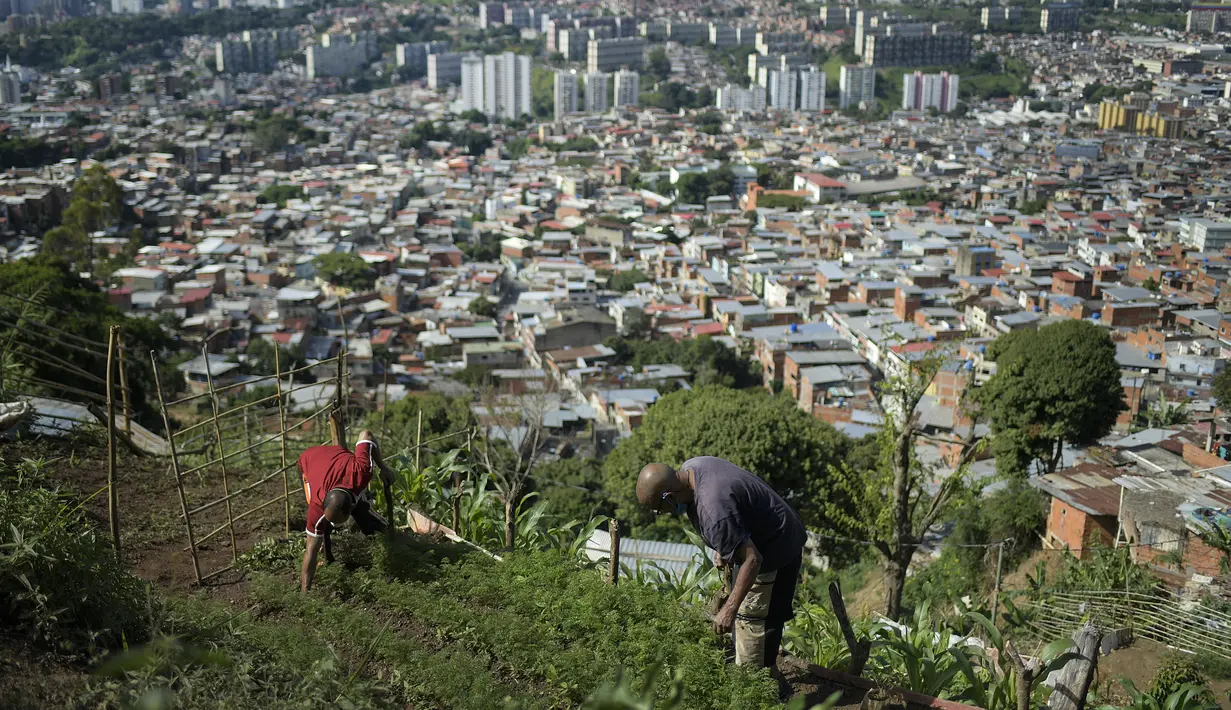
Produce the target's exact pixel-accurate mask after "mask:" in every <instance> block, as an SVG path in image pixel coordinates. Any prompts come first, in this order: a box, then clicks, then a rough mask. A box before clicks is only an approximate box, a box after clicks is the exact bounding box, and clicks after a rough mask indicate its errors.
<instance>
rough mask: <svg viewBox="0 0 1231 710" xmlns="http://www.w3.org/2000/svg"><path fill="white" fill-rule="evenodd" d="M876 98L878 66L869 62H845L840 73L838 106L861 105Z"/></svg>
mask: <svg viewBox="0 0 1231 710" xmlns="http://www.w3.org/2000/svg"><path fill="white" fill-rule="evenodd" d="M874 100H876V68H875V67H873V66H869V65H867V64H843V65H842V70H841V71H840V72H839V74H838V107H839V108H850V107H851V106H854V107H856V108H858V107H859V104H861V103H863V102H864V101H868V102H871V101H874Z"/></svg>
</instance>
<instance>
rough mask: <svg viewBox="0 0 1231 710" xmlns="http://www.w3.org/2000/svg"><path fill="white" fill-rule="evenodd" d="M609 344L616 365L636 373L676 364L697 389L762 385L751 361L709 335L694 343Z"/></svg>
mask: <svg viewBox="0 0 1231 710" xmlns="http://www.w3.org/2000/svg"><path fill="white" fill-rule="evenodd" d="M642 335H644V333H642ZM605 345H607V346H608V347H610V348H612V349H613V350H615V351H616V354H615V362H616V363H618V364H622V365H628V366H630V367H632V368H633V370H634V371H636V372H640V371H641V370H642V368H644V367H645V366H646V365H667V364H675V365H679V366H680V367H682V368H684V369H685V370H688V371H689V372H691V373H692V374H693V380H694V384H696V385H697V386H705V385H711V384H715V385H723V386H724V387H732V388H746V387H760V386H761V372H760V370H759V369H758V368H757V367H756V366H755V365H754V364H753V363H752V362H751V361H749V360H746V359H744V358H741V357H739V355H737V354H736V353H735V351H733V350H731V348H728V347H727V346H726V345H724V344H723V343H722V342H721V341H718V340H714V339H713V338H712V337H710V336H708V335H703V336H701V337H699V338H692V339H690V340H681V341H676V340H673V339H663V340H652V341H648V342H647V341H644V340H639V339H635V338H633V337H619V336H617V337H613V338H608V339H607V341H606V343H605Z"/></svg>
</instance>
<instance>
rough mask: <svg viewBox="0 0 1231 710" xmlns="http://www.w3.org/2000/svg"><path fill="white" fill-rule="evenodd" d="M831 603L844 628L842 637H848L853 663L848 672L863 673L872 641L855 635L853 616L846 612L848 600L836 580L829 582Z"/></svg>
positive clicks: (839, 624)
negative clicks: (852, 623) (852, 624)
mask: <svg viewBox="0 0 1231 710" xmlns="http://www.w3.org/2000/svg"><path fill="white" fill-rule="evenodd" d="M829 605H830V607H831V608H832V609H833V615H834V617H836V618H837V619H838V626H839V627H840V628H841V629H842V637H843V638H844V639H846V647H847V648H848V649H850V652H851V664H850V665H849V666H847V667H846V672H847V673H849V674H851V675H853V676H856V677H858V676H860V675H861V674H863V666H864V664H866V663H867V662H868V655H869V653H871V651H872V643H871V642H870V641H868V640H867V639H860V638H858V637H857V636H855V629H854V627H852V626H851V618H850V616H848V615H847V613H846V602H845V601H844V600H843V599H842V586H841V585H840V584H838V582H837V581H836V580H835V581H833V582H830V583H829Z"/></svg>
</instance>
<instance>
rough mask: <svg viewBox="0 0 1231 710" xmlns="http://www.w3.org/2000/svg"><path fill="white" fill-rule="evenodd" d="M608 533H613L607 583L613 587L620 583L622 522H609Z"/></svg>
mask: <svg viewBox="0 0 1231 710" xmlns="http://www.w3.org/2000/svg"><path fill="white" fill-rule="evenodd" d="M607 531H608V532H609V533H611V553H610V557H609V559H608V564H607V581H608V582H610V583H611V585H612V586H616V585H618V584H619V583H620V521H618V520H616V519H615V518H612V519H611V520H609V521H607Z"/></svg>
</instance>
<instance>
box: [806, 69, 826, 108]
mask: <svg viewBox="0 0 1231 710" xmlns="http://www.w3.org/2000/svg"><path fill="white" fill-rule="evenodd" d="M827 82H828V78H827V77H826V75H825V72H823V71H820V70H819V69H817V68H816V67H809V68H808V69H807V70H806V71H801V72H799V110H800V111H807V112H811V113H816V112H819V111H824V110H825V87H826V84H827Z"/></svg>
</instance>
